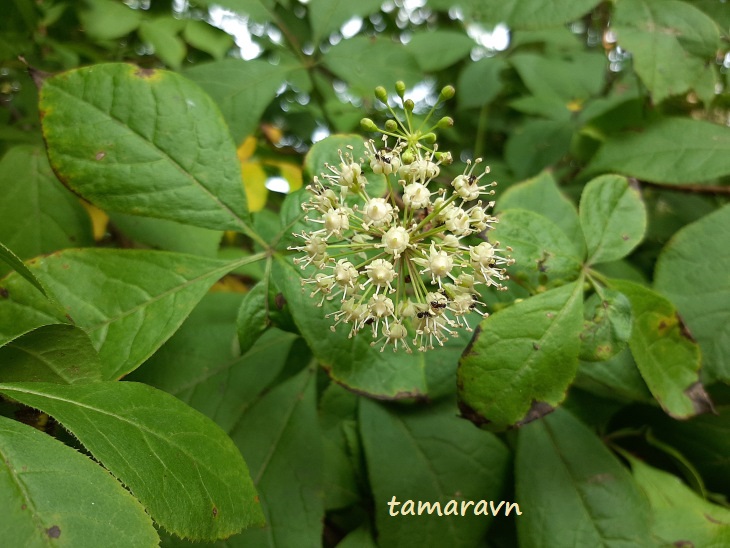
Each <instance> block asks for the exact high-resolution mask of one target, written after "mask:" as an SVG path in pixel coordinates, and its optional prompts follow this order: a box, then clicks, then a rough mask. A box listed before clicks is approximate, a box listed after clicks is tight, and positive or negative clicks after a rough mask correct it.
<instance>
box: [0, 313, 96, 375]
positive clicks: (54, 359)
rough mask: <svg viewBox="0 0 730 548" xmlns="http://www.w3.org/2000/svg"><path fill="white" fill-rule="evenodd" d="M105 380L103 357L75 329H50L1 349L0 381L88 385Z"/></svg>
mask: <svg viewBox="0 0 730 548" xmlns="http://www.w3.org/2000/svg"><path fill="white" fill-rule="evenodd" d="M101 380H102V367H101V361H99V354H98V353H97V352H96V349H95V348H94V346H93V345H92V344H91V340H90V339H89V336H88V335H87V334H86V333H85V332H84V331H83V330H81V329H79V328H78V327H75V326H72V325H47V326H43V327H39V328H38V329H36V330H34V331H31V332H30V333H26V334H25V335H23V336H21V337H18V338H17V339H15V340H14V341H12V342H10V343H8V344H7V345H5V346H3V347H2V348H0V381H2V382H26V381H34V382H57V383H61V384H77V383H78V384H84V383H90V382H98V381H101Z"/></svg>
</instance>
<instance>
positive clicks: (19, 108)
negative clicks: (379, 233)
mask: <svg viewBox="0 0 730 548" xmlns="http://www.w3.org/2000/svg"><path fill="white" fill-rule="evenodd" d="M222 29H223V30H222ZM729 39H730V8H728V5H727V3H726V2H724V0H615V1H613V2H608V1H607V2H600V1H597V0H580V1H575V0H572V1H569V0H557V1H550V2H546V1H544V0H523V1H517V0H510V1H496V0H494V1H492V0H489V1H479V0H460V1H459V2H445V1H442V0H429V1H428V2H425V1H420V2H417V1H408V2H393V1H388V2H385V3H382V2H381V1H380V0H377V1H371V0H361V1H359V2H356V3H353V2H345V1H344V0H310V1H309V2H306V3H304V2H298V1H296V0H250V1H243V0H219V1H216V2H212V1H211V2H208V1H206V0H198V1H196V2H187V1H182V0H180V1H177V0H176V1H173V2H165V1H154V2H153V1H150V0H147V1H144V0H129V1H127V2H121V1H116V0H85V1H83V2H63V1H60V0H37V1H35V0H13V1H11V2H10V3H8V4H6V5H4V6H3V18H2V22H1V23H0V121H1V122H2V123H1V124H0V154H2V157H1V159H0V191H1V192H2V199H1V200H0V242H2V245H0V258H1V259H3V261H0V275H5V277H4V278H3V279H2V280H0V397H1V398H2V400H0V415H1V416H0V455H1V456H2V459H0V463H2V464H1V465H0V534H1V535H2V538H3V539H4V540H5V541H6V542H7V543H8V545H13V546H35V545H48V542H49V541H50V542H53V543H57V544H59V545H69V546H100V545H104V546H111V545H114V544H118V545H120V546H148V545H149V546H153V545H156V544H157V543H158V542H160V540H159V539H160V537H161V542H162V543H163V545H165V546H182V545H188V544H189V542H188V540H183V539H189V540H190V539H191V540H199V541H208V542H213V541H216V540H219V539H227V540H226V541H225V543H226V545H229V546H276V547H286V546H293V547H294V546H295V547H302V546H322V545H324V546H334V545H337V546H342V547H344V548H347V547H349V546H375V545H378V546H386V547H388V546H399V547H407V546H483V545H487V546H492V547H499V546H515V545H519V546H524V547H531V546H554V547H560V546H578V545H580V546H591V545H603V546H641V547H643V546H652V545H658V546H661V545H672V544H673V545H680V544H681V545H684V544H691V545H693V546H695V547H701V546H722V545H727V544H730V510H729V509H728V504H727V496H728V495H730V442H729V441H728V440H730V390H729V389H728V384H729V383H730V332H729V331H728V328H727V325H728V321H729V320H730V317H729V316H730V277H728V272H730V247H728V245H727V243H726V236H725V235H726V234H727V233H728V232H730V206H729V205H727V198H726V197H727V195H728V194H730V190H728V189H730V185H728V181H730V130H729V129H728V125H729V124H730V94H728V92H727V89H728V85H729V84H730V82H729V79H730V76H729V74H730V53H728V50H729V48H728V40H729ZM163 69H164V70H163ZM396 80H403V81H404V82H406V84H408V85H409V86H410V87H411V88H412V89H413V92H412V93H413V95H412V97H413V98H414V100H415V101H416V105H417V108H416V113H417V114H418V113H419V112H424V111H425V110H427V109H428V107H429V104H432V103H433V101H434V100H435V97H436V95H437V94H438V91H437V90H440V89H441V87H442V86H443V85H446V84H455V85H456V88H457V96H456V99H455V101H453V102H452V103H447V104H446V105H445V106H444V107H441V111H440V112H439V113H438V114H439V115H449V116H451V117H453V118H454V120H455V122H456V123H455V126H454V127H453V128H452V129H449V130H447V131H444V132H443V134H442V135H441V136H440V143H441V148H442V150H444V149H445V150H452V151H453V152H454V153H455V156H456V157H457V158H460V159H461V160H462V161H463V160H465V159H467V158H473V157H477V156H483V157H484V158H485V160H486V162H487V163H488V164H490V165H491V167H492V176H493V177H494V179H495V180H497V181H498V182H499V183H500V186H499V190H498V195H497V204H496V211H497V212H498V213H499V218H500V222H499V224H498V225H497V227H496V228H495V229H494V234H491V233H490V234H489V235H488V237H489V238H490V239H497V240H500V241H502V242H504V243H505V244H507V245H510V246H512V248H513V250H514V251H513V256H514V258H515V259H516V260H517V262H516V264H515V265H514V266H513V267H512V268H511V270H510V274H511V277H512V280H511V282H510V290H509V291H507V292H503V293H489V292H487V293H485V295H484V296H483V299H484V300H485V301H486V302H487V303H488V305H489V308H490V309H491V312H492V315H491V316H490V317H489V318H486V319H484V320H483V321H482V322H481V324H480V325H479V328H478V329H477V330H476V331H475V333H474V337H473V339H472V340H468V337H466V336H464V335H462V336H461V337H460V338H458V339H454V340H452V341H451V342H450V343H449V344H447V345H446V347H444V348H439V349H437V350H434V351H431V352H428V353H426V354H420V353H419V354H414V355H405V354H392V353H390V352H385V353H380V352H378V351H377V349H373V348H371V347H370V345H369V343H370V340H369V339H368V338H367V337H361V336H358V337H356V338H353V339H348V338H347V336H346V334H345V333H344V332H341V331H338V332H336V333H331V332H330V331H329V323H330V322H329V320H328V319H326V318H325V317H324V313H323V311H322V310H321V309H318V308H316V306H315V305H314V303H313V302H312V299H309V297H308V294H307V293H302V292H301V290H300V283H299V278H300V273H299V269H298V268H295V267H294V265H293V264H292V262H291V256H290V255H289V253H288V251H287V249H286V248H287V246H288V245H290V244H291V243H292V239H291V232H292V231H294V230H296V229H297V227H301V226H302V225H301V223H302V222H303V220H302V217H303V215H302V213H301V209H300V207H299V205H300V203H301V202H302V200H303V199H304V191H303V190H301V187H302V185H303V182H306V181H309V180H310V179H311V177H312V176H313V175H316V174H317V173H319V171H320V170H321V169H322V166H323V163H324V162H325V161H330V162H332V161H334V159H336V151H337V149H338V148H341V147H343V146H345V145H347V144H351V145H352V146H354V147H356V151H358V150H359V151H361V150H362V139H361V138H360V137H358V136H356V135H353V133H354V132H358V131H359V120H360V119H361V118H362V117H363V116H370V117H372V118H373V119H375V120H376V121H382V118H384V116H385V113H384V112H383V111H382V105H380V104H376V103H374V102H373V98H372V89H373V88H374V87H375V86H378V85H385V86H386V87H388V89H392V84H393V83H394V82H395V81H396ZM356 155H357V154H356ZM453 175H455V173H448V172H447V173H445V174H444V176H443V179H444V182H448V181H449V180H450V178H449V176H453ZM61 183H63V184H61ZM305 184H306V183H305ZM282 190H284V191H285V192H284V193H282V192H281V191H282ZM70 191H71V192H70ZM327 310H328V309H327V307H326V306H325V311H327ZM459 415H461V417H460V416H459ZM464 418H466V419H469V420H464ZM13 419H15V420H13ZM469 421H471V422H469ZM23 423H25V424H23ZM472 423H473V424H472ZM31 426H33V427H35V429H34V428H31ZM477 426H478V427H479V428H478V427H477ZM38 430H42V431H44V432H46V434H50V435H45V434H42V433H41V432H38ZM242 457H243V458H242ZM100 465H101V466H100ZM393 496H395V497H396V498H397V499H398V500H399V501H405V500H408V499H413V500H422V501H441V502H442V503H446V502H447V501H449V500H452V499H456V500H474V501H478V500H482V499H484V500H487V501H489V500H491V501H494V502H495V504H497V503H498V502H499V501H513V502H517V503H518V504H519V505H520V510H521V511H522V515H517V514H516V513H514V512H513V513H511V514H510V515H509V516H504V514H503V513H501V514H500V515H499V516H464V517H461V516H444V517H437V516H435V515H432V516H427V515H423V516H415V517H414V516H398V517H391V516H390V515H389V514H388V506H387V504H386V503H387V501H389V500H390V499H391V497H393Z"/></svg>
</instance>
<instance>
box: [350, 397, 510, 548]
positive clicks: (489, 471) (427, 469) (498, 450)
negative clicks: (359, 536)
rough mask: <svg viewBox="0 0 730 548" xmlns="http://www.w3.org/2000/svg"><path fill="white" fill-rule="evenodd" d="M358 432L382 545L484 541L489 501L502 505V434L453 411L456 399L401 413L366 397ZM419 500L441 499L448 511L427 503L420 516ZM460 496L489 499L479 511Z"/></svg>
mask: <svg viewBox="0 0 730 548" xmlns="http://www.w3.org/2000/svg"><path fill="white" fill-rule="evenodd" d="M360 435H361V436H362V443H363V447H364V449H365V459H366V463H367V468H368V478H369V479H370V485H371V487H372V492H373V497H374V502H375V523H376V526H377V530H378V544H379V545H380V546H403V547H415V546H464V547H466V546H476V545H477V544H478V543H479V541H480V540H481V539H482V538H483V537H484V534H485V532H486V529H487V527H488V526H489V523H490V520H488V519H486V515H487V514H488V512H489V509H488V507H487V506H486V505H485V504H486V501H495V503H496V500H497V499H498V498H499V496H500V495H501V492H502V488H503V486H504V481H505V474H506V468H507V464H508V452H507V450H506V448H505V446H504V445H503V444H502V442H501V441H499V439H497V437H496V436H494V435H493V434H490V433H488V432H483V431H480V430H478V429H476V428H474V427H473V426H472V425H470V424H469V423H467V422H466V421H463V420H461V419H459V418H458V417H456V416H454V413H453V403H452V402H451V401H449V402H444V404H441V405H436V406H430V407H425V408H423V407H422V408H420V409H412V410H407V409H402V410H400V411H399V410H397V409H396V408H390V407H387V406H384V405H381V404H379V403H376V402H373V401H370V400H367V399H364V398H363V399H361V401H360ZM393 498H395V501H394V500H393ZM408 501H410V504H409V503H408ZM419 501H420V502H429V503H439V504H440V510H441V513H445V514H446V515H442V516H440V515H438V513H439V512H438V511H437V510H435V509H433V511H434V513H433V514H431V515H429V514H428V511H427V510H425V511H424V509H423V508H422V509H421V512H420V515H419V509H418V502H419ZM450 501H453V502H450ZM462 501H474V502H475V503H477V504H479V503H480V501H485V504H480V508H479V509H480V510H482V511H483V512H484V514H480V515H475V510H477V506H476V504H474V505H472V506H468V505H467V506H463V502H462ZM391 502H398V503H400V504H399V505H396V504H393V505H392V506H391V505H390V503H391ZM409 507H412V508H413V514H412V515H410V514H409ZM462 508H463V509H464V512H463V515H462ZM454 509H455V510H456V511H455V512H452V511H453V510H454ZM503 511H504V510H503ZM414 516H415V517H414Z"/></svg>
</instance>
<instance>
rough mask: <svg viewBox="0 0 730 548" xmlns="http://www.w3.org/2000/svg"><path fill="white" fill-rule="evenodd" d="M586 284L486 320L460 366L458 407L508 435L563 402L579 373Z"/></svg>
mask: <svg viewBox="0 0 730 548" xmlns="http://www.w3.org/2000/svg"><path fill="white" fill-rule="evenodd" d="M582 286H583V282H582V280H578V281H577V282H575V283H572V284H569V285H565V286H562V287H559V288H557V289H552V290H550V291H547V292H545V293H542V294H539V295H536V296H535V297H530V298H529V299H526V300H524V301H521V302H518V303H516V304H514V305H512V306H510V307H509V308H505V309H502V310H500V311H499V312H495V313H494V314H492V315H491V316H489V317H488V318H485V319H484V320H483V321H482V323H481V324H480V325H479V328H478V330H477V331H476V332H475V333H474V338H473V339H472V343H471V345H470V346H469V348H467V350H466V351H465V352H464V355H463V356H462V358H461V361H460V362H459V370H458V379H457V383H458V386H459V398H460V407H461V409H462V412H463V413H464V415H465V416H466V417H467V418H469V419H470V420H472V421H473V422H475V423H477V424H487V425H488V427H489V428H492V429H495V430H497V429H504V428H506V427H508V426H512V425H514V424H517V423H519V422H527V421H529V420H532V419H534V418H537V417H539V416H540V414H544V413H545V412H547V411H548V410H549V409H550V408H552V407H554V406H556V405H558V404H559V403H560V402H561V401H563V399H564V398H565V392H566V390H567V388H568V385H569V384H570V382H571V381H572V380H573V377H575V374H576V371H577V370H578V351H579V349H580V339H579V337H578V333H580V328H581V321H582V319H581V318H582V311H581V308H582V306H581V305H582V297H583V287H582Z"/></svg>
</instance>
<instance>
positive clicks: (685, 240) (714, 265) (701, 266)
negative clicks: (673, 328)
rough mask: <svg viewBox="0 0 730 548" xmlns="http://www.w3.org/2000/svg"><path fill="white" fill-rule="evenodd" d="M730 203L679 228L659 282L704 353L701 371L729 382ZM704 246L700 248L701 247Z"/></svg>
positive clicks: (664, 254)
mask: <svg viewBox="0 0 730 548" xmlns="http://www.w3.org/2000/svg"><path fill="white" fill-rule="evenodd" d="M729 231H730V206H727V205H726V206H725V207H723V208H721V209H719V210H718V211H716V212H714V213H712V214H710V215H707V216H705V217H703V218H702V219H700V220H699V221H697V222H696V223H693V224H691V225H689V226H687V227H685V228H684V229H682V230H681V231H679V232H678V233H677V234H676V235H675V236H674V237H673V238H672V240H671V241H670V242H669V243H668V244H667V245H666V247H665V248H664V249H663V250H662V253H661V255H660V256H659V260H658V261H657V266H656V274H655V280H654V283H655V287H656V289H657V290H658V291H660V292H661V293H663V294H664V295H666V296H667V297H669V298H670V299H671V301H672V302H673V303H674V304H675V305H676V307H677V310H678V311H679V313H680V314H681V315H682V319H683V320H684V322H686V324H687V327H688V328H689V330H690V331H691V332H692V336H693V337H694V338H695V339H696V340H697V342H698V344H699V345H700V348H701V349H702V355H703V373H704V374H706V375H707V376H708V377H709V378H710V379H720V380H723V381H725V382H730V332H728V330H727V325H728V322H730V307H729V306H728V304H727V303H728V302H730V301H729V299H730V279H728V275H727V273H728V272H730V251H729V250H728V246H727V244H726V242H725V241H724V237H723V236H722V235H723V234H728V233H729ZM700 250H701V251H700Z"/></svg>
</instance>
